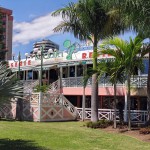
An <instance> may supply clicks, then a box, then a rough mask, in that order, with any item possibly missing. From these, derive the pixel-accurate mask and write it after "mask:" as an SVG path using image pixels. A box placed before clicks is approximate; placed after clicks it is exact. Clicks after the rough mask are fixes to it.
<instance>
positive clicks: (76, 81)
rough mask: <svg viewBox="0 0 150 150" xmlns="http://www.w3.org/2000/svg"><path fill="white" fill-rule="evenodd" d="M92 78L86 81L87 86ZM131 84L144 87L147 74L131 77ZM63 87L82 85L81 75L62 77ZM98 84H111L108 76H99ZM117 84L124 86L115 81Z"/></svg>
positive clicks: (106, 85)
mask: <svg viewBox="0 0 150 150" xmlns="http://www.w3.org/2000/svg"><path fill="white" fill-rule="evenodd" d="M91 84H92V79H91V78H90V79H89V80H88V82H87V86H91ZM131 85H132V86H134V87H146V86H147V76H134V77H133V78H131ZM62 86H63V87H82V86H83V77H69V78H62ZM99 86H104V87H108V86H112V84H111V83H110V81H109V78H108V77H107V78H104V77H103V78H101V79H100V80H99ZM117 86H124V84H122V83H117Z"/></svg>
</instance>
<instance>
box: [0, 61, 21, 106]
mask: <svg viewBox="0 0 150 150" xmlns="http://www.w3.org/2000/svg"><path fill="white" fill-rule="evenodd" d="M22 92H23V86H22V85H21V84H20V83H18V82H17V80H16V74H14V73H13V74H11V70H10V69H8V68H7V65H6V64H4V63H2V62H1V63H0V105H2V104H6V103H9V102H10V101H11V98H14V97H20V96H21V95H22Z"/></svg>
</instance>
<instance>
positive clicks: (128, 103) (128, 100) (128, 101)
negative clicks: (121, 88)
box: [127, 75, 131, 130]
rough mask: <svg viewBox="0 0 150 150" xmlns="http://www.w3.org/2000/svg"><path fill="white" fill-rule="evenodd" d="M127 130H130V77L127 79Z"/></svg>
mask: <svg viewBox="0 0 150 150" xmlns="http://www.w3.org/2000/svg"><path fill="white" fill-rule="evenodd" d="M127 105H128V130H131V100H130V75H128V77H127Z"/></svg>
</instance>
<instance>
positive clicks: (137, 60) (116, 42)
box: [101, 36, 144, 130]
mask: <svg viewBox="0 0 150 150" xmlns="http://www.w3.org/2000/svg"><path fill="white" fill-rule="evenodd" d="M142 42H143V39H141V38H139V37H138V36H137V37H136V38H135V39H134V40H132V38H130V41H129V42H127V41H123V40H122V39H119V38H117V37H116V38H113V39H112V38H111V39H108V40H106V41H105V42H103V45H102V47H103V49H104V50H102V51H101V53H104V54H110V55H112V56H114V57H115V59H117V58H118V56H119V57H120V58H119V59H120V60H121V62H122V63H121V65H122V67H123V68H124V73H125V77H126V81H127V103H128V104H127V105H128V129H129V130H131V115H130V91H131V77H132V75H134V73H135V68H138V69H139V70H143V68H144V66H143V62H142V57H141V47H142V44H143V43H142ZM110 45H111V46H113V49H111V48H110V47H109V46H110ZM114 51H115V52H114Z"/></svg>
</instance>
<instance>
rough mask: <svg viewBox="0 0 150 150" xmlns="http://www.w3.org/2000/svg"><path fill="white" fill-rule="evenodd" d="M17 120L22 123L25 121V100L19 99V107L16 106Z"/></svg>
mask: <svg viewBox="0 0 150 150" xmlns="http://www.w3.org/2000/svg"><path fill="white" fill-rule="evenodd" d="M16 107H17V108H16V120H18V121H22V120H23V100H22V99H21V98H18V100H17V106H16Z"/></svg>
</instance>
